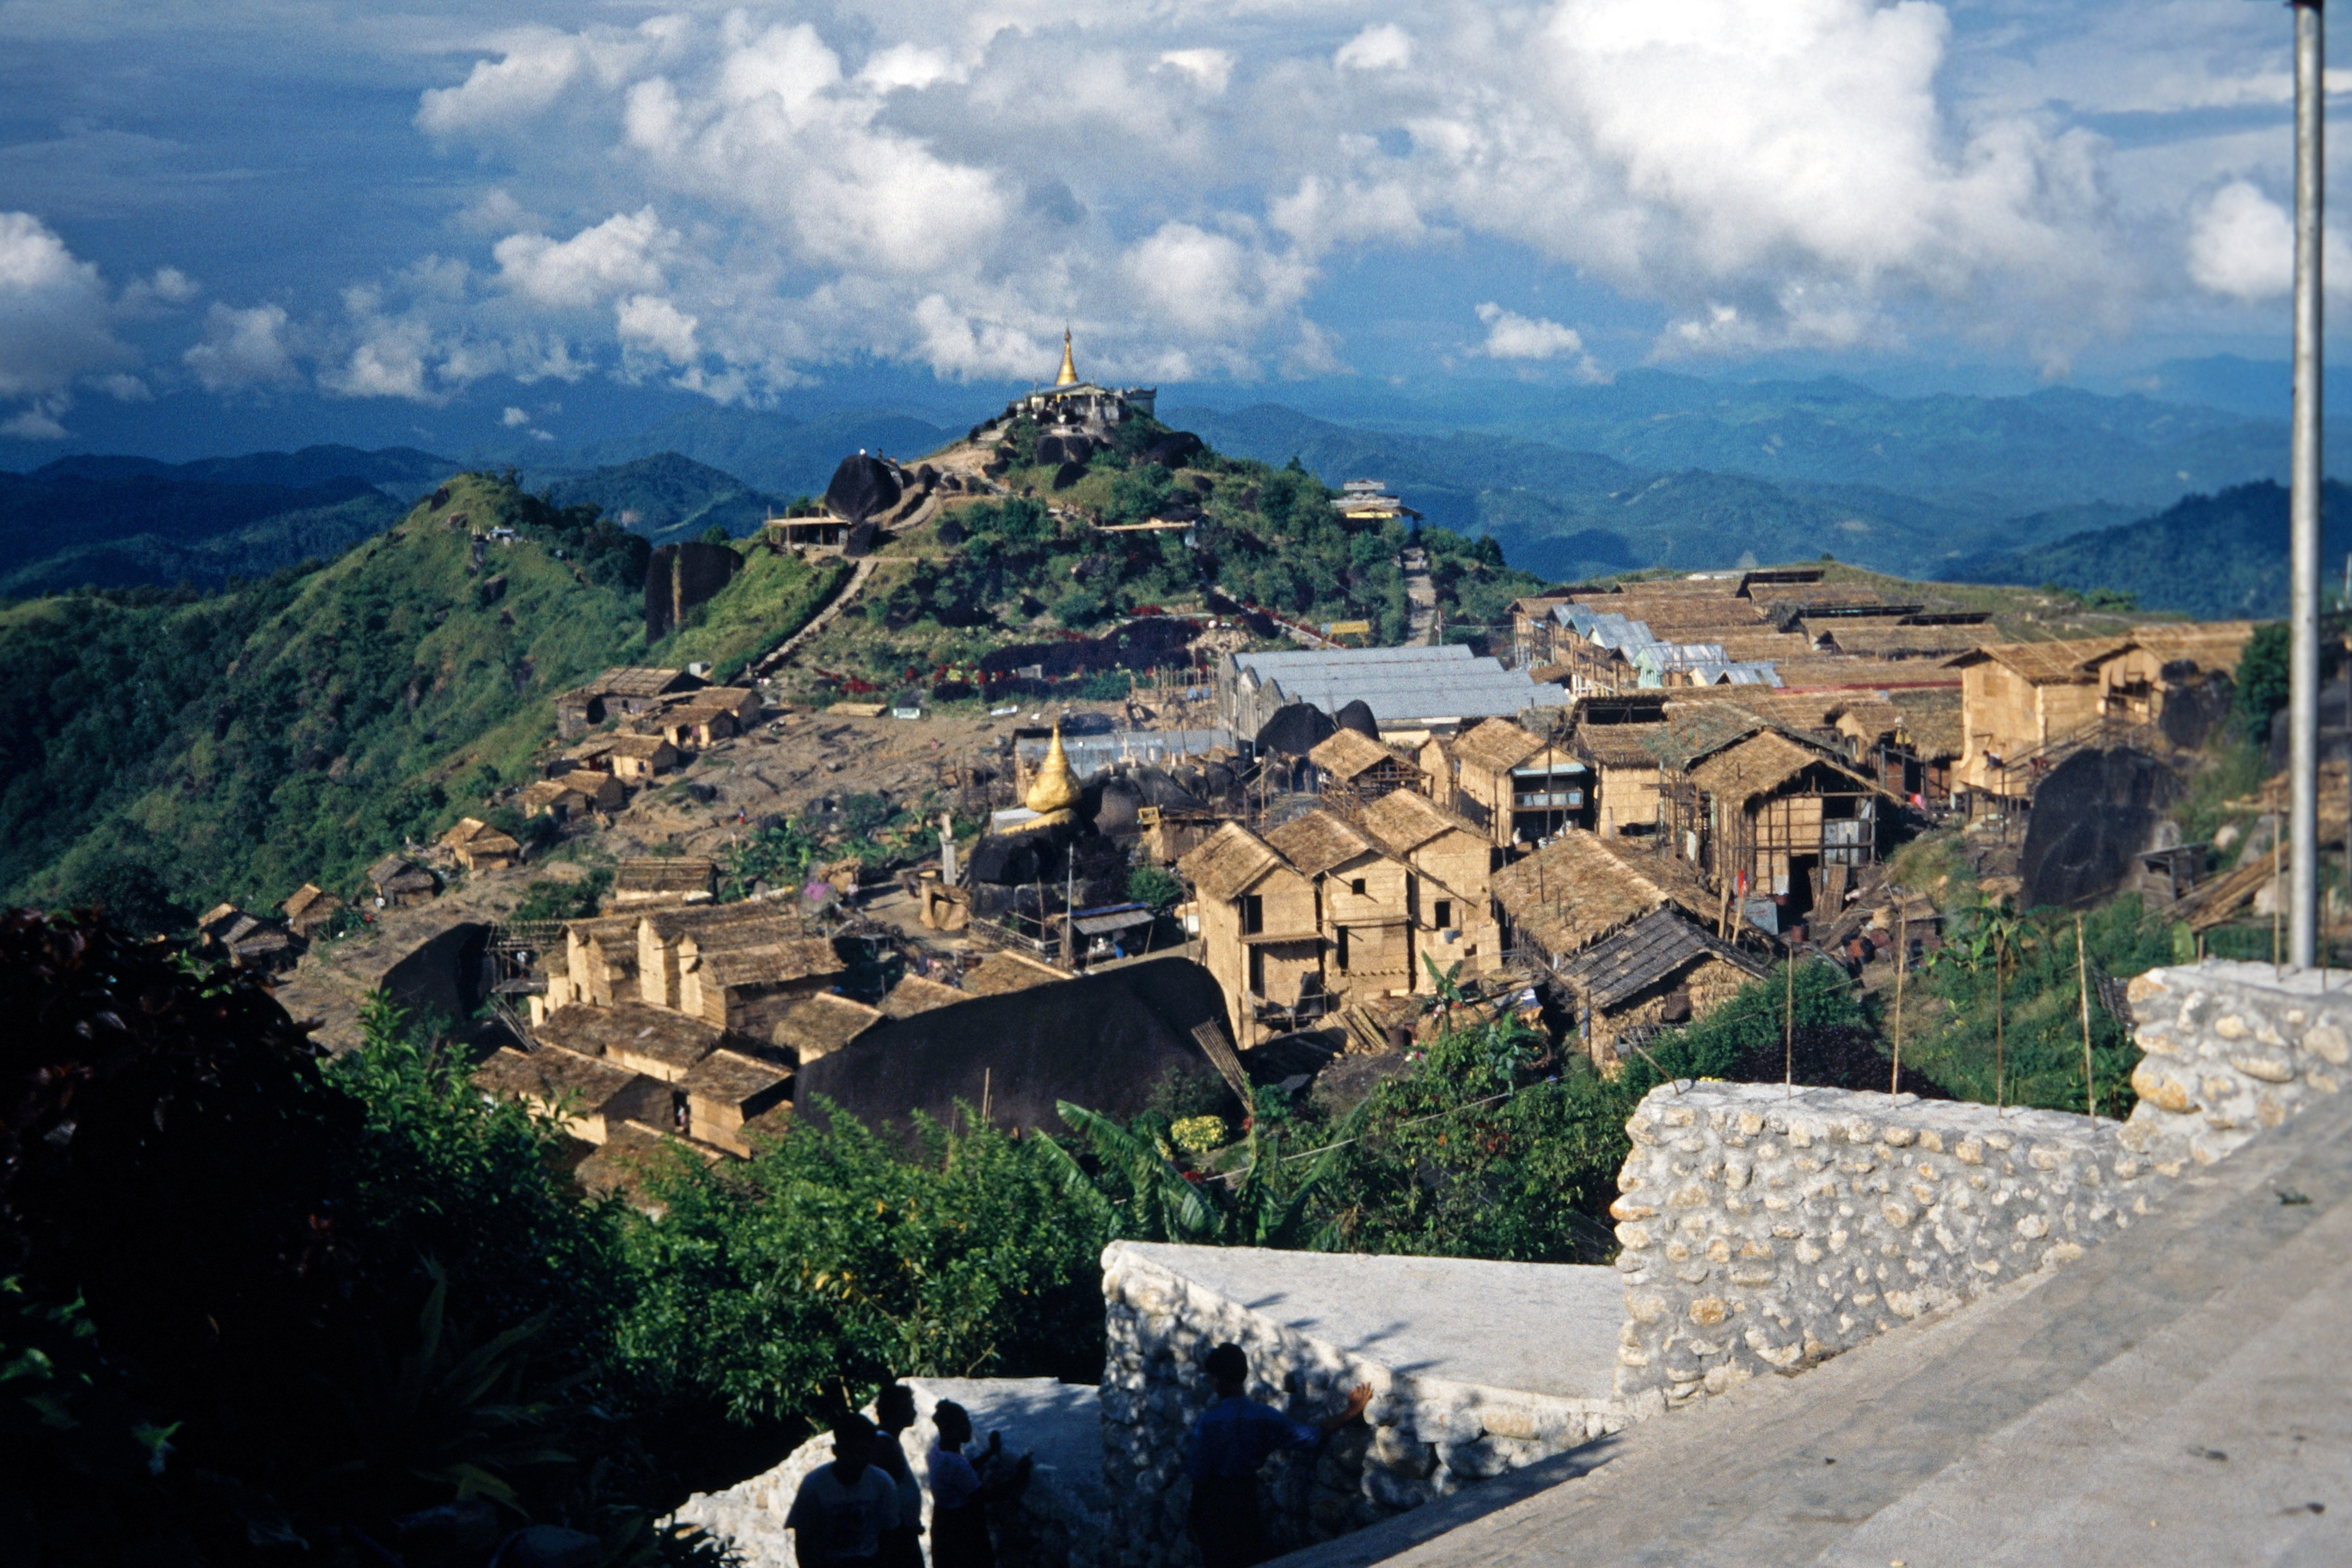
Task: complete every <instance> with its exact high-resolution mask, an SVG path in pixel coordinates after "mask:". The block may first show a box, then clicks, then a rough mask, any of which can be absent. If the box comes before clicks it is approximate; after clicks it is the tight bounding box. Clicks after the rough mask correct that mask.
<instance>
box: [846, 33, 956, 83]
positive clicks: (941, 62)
mask: <svg viewBox="0 0 2352 1568" xmlns="http://www.w3.org/2000/svg"><path fill="white" fill-rule="evenodd" d="M959 74H960V73H959V72H958V71H957V69H956V64H955V57H954V56H953V55H950V53H948V51H947V50H945V49H940V48H926V47H924V46H922V45H920V44H913V43H907V44H893V45H892V46H891V47H888V48H887V49H881V50H877V52H876V53H875V54H874V56H873V57H872V58H869V59H868V60H867V61H866V68H865V69H864V70H862V71H859V72H858V73H857V76H858V79H859V80H861V81H863V82H865V83H866V84H867V85H869V86H871V87H875V88H877V89H881V90H883V91H885V92H887V91H889V90H890V89H893V88H901V87H904V88H913V89H918V90H919V89H923V88H927V87H929V86H930V85H932V84H933V83H934V82H941V81H949V80H952V79H955V78H956V77H957V76H958V75H959Z"/></svg>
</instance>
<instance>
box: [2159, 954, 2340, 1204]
mask: <svg viewBox="0 0 2352 1568" xmlns="http://www.w3.org/2000/svg"><path fill="white" fill-rule="evenodd" d="M2128 994H2129V995H2130V997H2131V1003H2132V1010H2133V1012H2134V1014H2135V1015H2136V1016H2137V1018H2138V1027H2137V1031H2136V1037H2137V1039H2138V1041H2139V1047H2140V1049H2141V1050H2143V1051H2145V1052H2147V1057H2146V1058H2144V1059H2143V1060H2142V1061H2141V1062H2140V1064H2139V1066H2138V1068H2137V1069H2136V1070H2135V1071H2134V1072H2133V1073H2132V1088H2133V1089H2134V1090H2136V1091H2137V1093H2138V1095H2139V1097H2140V1099H2139V1104H2138V1106H2137V1108H2136V1109H2135V1110H2133V1111H2132V1115H2131V1120H2130V1121H2129V1122H2127V1123H2126V1126H2125V1128H2124V1133H2123V1137H2124V1140H2125V1142H2126V1144H2127V1145H2128V1146H2129V1147H2131V1148H2132V1149H2133V1150H2135V1151H2136V1152H2139V1153H2141V1154H2143V1155H2144V1156H2145V1157H2147V1159H2148V1160H2150V1161H2151V1162H2152V1163H2154V1164H2155V1165H2156V1167H2157V1169H2158V1171H2160V1172H2162V1173H2165V1174H2166V1175H2172V1176H2177V1175H2179V1174H2180V1173H2182V1172H2184V1171H2186V1170H2188V1169H2189V1168H2191V1167H2192V1166H2201V1165H2210V1164H2211V1163H2213V1162H2215V1161H2216V1160H2219V1159H2221V1158H2222V1157H2223V1156H2225V1155H2227V1154H2228V1153H2229V1152H2231V1151H2232V1150H2234V1149H2236V1148H2237V1147H2238V1146H2239V1145H2241V1144H2242V1143H2244V1142H2246V1140H2248V1139H2250V1138H2252V1137H2253V1136H2254V1135H2255V1134H2256V1133H2258V1132H2261V1131H2263V1129H2264V1128H2269V1127H2275V1126H2277V1125H2278V1124H2279V1123H2280V1122H2281V1121H2285V1120H2286V1119H2287V1118H2288V1117H2289V1116H2292V1115H2293V1114H2294V1111H2295V1110H2296V1109H2297V1108H2298V1107H2299V1106H2301V1105H2302V1104H2303V1102H2304V1101H2305V1100H2308V1099H2309V1098H2310V1097H2311V1096H2313V1095H2315V1094H2335V1093H2336V1092H2337V1091H2338V1090H2339V1089H2341V1088H2342V1087H2343V1085H2344V1083H2345V1082H2346V1080H2347V1078H2352V1072H2347V1062H2352V974H2347V973H2344V972H2343V971H2341V970H2338V971H2336V973H2335V974H2334V976H2333V977H2332V979H2328V978H2324V977H2323V976H2321V975H2318V974H2291V975H2288V976H2285V977H2284V979H2282V978H2280V977H2278V976H2277V974H2276V973H2275V972H2274V971H2273V970H2272V968H2271V966H2270V965H2269V964H2267V963H2225V962H2221V961H2209V962H2207V963H2200V964H2198V965H2196V966H2194V967H2191V968H2180V969H2157V970H2151V971H2149V972H2148V973H2146V974H2143V975H2141V976H2140V977H2139V978H2138V979H2137V980H2135V981H2133V982H2132V983H2131V987H2130V990H2129V993H2128Z"/></svg>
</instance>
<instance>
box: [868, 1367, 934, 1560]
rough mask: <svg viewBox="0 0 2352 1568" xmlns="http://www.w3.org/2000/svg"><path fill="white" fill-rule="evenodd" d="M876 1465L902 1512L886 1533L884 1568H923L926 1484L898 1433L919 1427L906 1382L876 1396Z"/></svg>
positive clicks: (911, 1390) (884, 1540)
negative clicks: (918, 1476)
mask: <svg viewBox="0 0 2352 1568" xmlns="http://www.w3.org/2000/svg"><path fill="white" fill-rule="evenodd" d="M874 1415H875V1417H876V1420H875V1425H876V1426H879V1427H880V1428H881V1429H882V1431H881V1435H880V1436H877V1437H876V1438H875V1439H874V1465H875V1468H877V1469H879V1470H881V1471H882V1472H883V1473H884V1474H885V1475H887V1476H888V1477H889V1478H890V1484H891V1485H892V1486H895V1487H896V1488H898V1514H897V1516H896V1517H895V1518H893V1519H892V1520H891V1521H890V1523H889V1525H888V1526H887V1527H886V1528H885V1529H884V1530H883V1531H882V1546H881V1552H882V1568H923V1546H922V1534H923V1484H922V1483H921V1482H920V1481H919V1480H917V1479H915V1471H914V1467H912V1466H910V1465H909V1464H908V1463H907V1450H906V1448H905V1447H904V1446H903V1445H902V1444H900V1442H899V1441H898V1434H900V1433H901V1432H904V1431H905V1430H906V1429H907V1428H908V1427H909V1426H913V1425H914V1424H915V1391H914V1390H913V1389H911V1388H908V1386H907V1385H906V1384H903V1383H891V1384H884V1385H883V1388H882V1392H881V1393H880V1394H876V1395H875V1396H874Z"/></svg>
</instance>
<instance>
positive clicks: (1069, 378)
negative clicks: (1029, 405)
mask: <svg viewBox="0 0 2352 1568" xmlns="http://www.w3.org/2000/svg"><path fill="white" fill-rule="evenodd" d="M1054 384H1055V386H1076V385H1077V384H1078V366H1077V363H1076V361H1075V360H1073V359H1071V358H1070V329H1069V328H1067V327H1064V328H1063V329H1062V374H1059V375H1057V376H1055V378H1054ZM1060 733H1061V731H1058V730H1056V731H1055V736H1056V737H1058V736H1059V735H1060ZM1060 743H1061V742H1060V741H1059V739H1058V738H1057V739H1056V740H1055V744H1056V745H1059V744H1060Z"/></svg>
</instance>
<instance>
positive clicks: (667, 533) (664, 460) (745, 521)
mask: <svg viewBox="0 0 2352 1568" xmlns="http://www.w3.org/2000/svg"><path fill="white" fill-rule="evenodd" d="M546 494H547V499H548V500H551V501H552V502H554V503H555V504H556V505H557V506H560V507H568V506H593V507H598V508H601V509H602V510H603V511H604V515H605V516H606V517H608V518H610V519H611V520H612V521H614V522H616V523H619V524H620V525H621V526H622V527H623V528H625V529H627V530H628V531H630V532H632V533H642V534H644V535H645V536H646V538H647V539H650V540H652V541H653V542H655V543H656V544H668V543H672V542H676V541H677V540H681V539H695V538H698V537H700V536H701V535H702V534H703V533H704V532H705V531H708V530H709V529H711V528H714V527H716V528H722V529H725V530H726V531H727V533H728V534H729V536H730V537H731V538H738V539H740V538H741V537H742V536H743V535H745V534H747V533H751V532H753V531H757V530H758V528H759V526H760V524H761V521H764V520H765V519H767V518H768V517H770V516H772V515H774V514H775V513H778V512H781V511H782V510H783V503H782V502H781V501H779V500H776V499H775V498H774V497H772V496H767V495H762V494H761V493H760V492H759V491H758V490H755V489H752V488H751V486H749V485H747V484H745V483H744V482H743V481H742V480H740V479H737V478H736V477H735V476H734V475H732V474H730V473H724V472H721V471H720V470H719V469H717V468H712V467H711V466H710V465H709V464H708V463H698V462H696V461H695V460H694V459H693V458H688V457H686V456H684V455H683V454H681V453H677V452H656V453H655V454H654V455H653V456H652V457H650V458H638V459H637V460H636V461H635V462H632V463H621V464H618V465H615V466H614V467H612V468H595V469H592V470H591V471H589V472H587V473H584V474H581V475H579V476H577V477H575V478H572V479H558V480H557V481H556V482H555V483H553V484H552V485H550V486H549V487H548V489H547V491H546Z"/></svg>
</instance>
